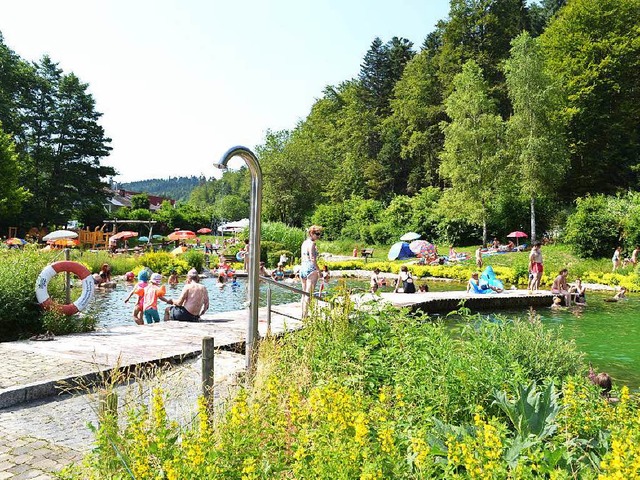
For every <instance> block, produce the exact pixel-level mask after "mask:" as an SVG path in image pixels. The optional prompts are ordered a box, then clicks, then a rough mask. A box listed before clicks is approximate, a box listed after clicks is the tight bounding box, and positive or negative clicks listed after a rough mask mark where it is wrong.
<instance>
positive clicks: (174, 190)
mask: <svg viewBox="0 0 640 480" xmlns="http://www.w3.org/2000/svg"><path fill="white" fill-rule="evenodd" d="M204 182H206V178H204V177H174V178H172V177H169V178H167V179H165V178H154V179H151V180H139V181H137V182H128V183H120V184H118V188H123V189H125V190H131V191H133V192H141V193H148V194H151V195H159V196H161V197H169V198H173V199H174V200H188V199H189V195H191V191H192V190H193V189H194V188H195V187H197V186H198V185H200V184H201V183H204Z"/></svg>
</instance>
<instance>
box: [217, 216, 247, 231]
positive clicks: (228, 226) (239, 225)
mask: <svg viewBox="0 0 640 480" xmlns="http://www.w3.org/2000/svg"><path fill="white" fill-rule="evenodd" d="M245 228H249V219H248V218H243V219H242V220H238V221H237V222H229V223H225V224H222V225H220V226H219V227H218V231H219V232H222V233H224V232H236V233H237V232H241V231H242V230H244V229H245Z"/></svg>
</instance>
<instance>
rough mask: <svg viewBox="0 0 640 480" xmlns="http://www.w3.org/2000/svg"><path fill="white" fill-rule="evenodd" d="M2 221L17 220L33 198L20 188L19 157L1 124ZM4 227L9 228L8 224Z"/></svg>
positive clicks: (0, 202)
mask: <svg viewBox="0 0 640 480" xmlns="http://www.w3.org/2000/svg"><path fill="white" fill-rule="evenodd" d="M0 179H2V180H0V219H2V220H3V221H2V223H5V222H6V221H7V220H10V219H12V218H15V216H16V214H18V213H20V210H21V209H22V205H23V204H24V202H25V201H26V200H27V199H28V198H29V197H30V196H31V194H30V193H29V192H28V191H27V190H25V188H24V187H20V186H18V156H17V155H16V153H15V145H14V143H13V141H12V140H11V137H10V136H9V134H7V133H4V131H3V130H2V124H1V123H0ZM4 226H7V225H6V223H5V225H4Z"/></svg>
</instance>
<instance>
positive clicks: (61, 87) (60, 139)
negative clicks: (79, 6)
mask: <svg viewBox="0 0 640 480" xmlns="http://www.w3.org/2000/svg"><path fill="white" fill-rule="evenodd" d="M35 74H36V76H35V78H34V81H33V84H32V85H31V86H30V88H29V90H28V92H26V94H25V98H23V99H22V101H21V106H22V108H21V109H20V117H19V119H20V122H21V126H22V130H21V131H20V132H17V134H16V135H17V137H16V143H17V147H18V151H19V153H20V154H21V158H20V160H21V165H22V167H23V168H22V171H21V176H22V178H21V184H22V185H23V186H25V187H27V188H28V189H29V190H30V191H31V192H32V193H33V197H32V200H31V201H30V202H29V204H28V205H27V206H26V208H25V216H24V220H25V223H27V222H28V224H32V225H38V224H56V223H58V224H59V223H63V222H64V221H66V220H67V219H69V217H70V216H71V214H72V212H73V211H74V209H78V208H82V207H83V206H87V205H91V204H93V203H102V202H104V200H105V198H106V192H105V188H106V186H107V184H106V183H105V182H104V181H103V179H104V178H106V177H107V176H113V175H115V173H116V172H115V170H114V169H113V168H111V167H105V166H102V165H101V164H100V160H101V159H102V158H104V157H106V156H107V155H108V154H109V151H110V150H111V147H109V146H108V145H107V144H108V143H109V142H110V139H109V138H106V137H105V135H104V130H103V128H102V127H101V126H100V125H99V124H98V120H99V118H100V117H101V115H102V114H101V113H99V112H97V111H96V110H95V101H94V100H93V97H92V96H91V94H89V93H88V92H87V88H88V85H87V84H84V83H81V82H80V80H79V79H78V77H76V76H75V75H74V74H72V73H71V74H63V72H62V70H61V69H60V68H58V66H57V64H56V63H54V62H52V61H51V59H49V58H48V57H46V56H45V57H44V58H43V59H42V61H41V62H40V63H38V64H36V65H35Z"/></svg>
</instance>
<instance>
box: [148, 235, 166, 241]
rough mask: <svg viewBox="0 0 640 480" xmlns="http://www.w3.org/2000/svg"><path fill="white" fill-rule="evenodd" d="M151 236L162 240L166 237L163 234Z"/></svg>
mask: <svg viewBox="0 0 640 480" xmlns="http://www.w3.org/2000/svg"><path fill="white" fill-rule="evenodd" d="M151 238H153V239H154V240H162V239H163V238H164V237H163V236H162V235H151Z"/></svg>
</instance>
